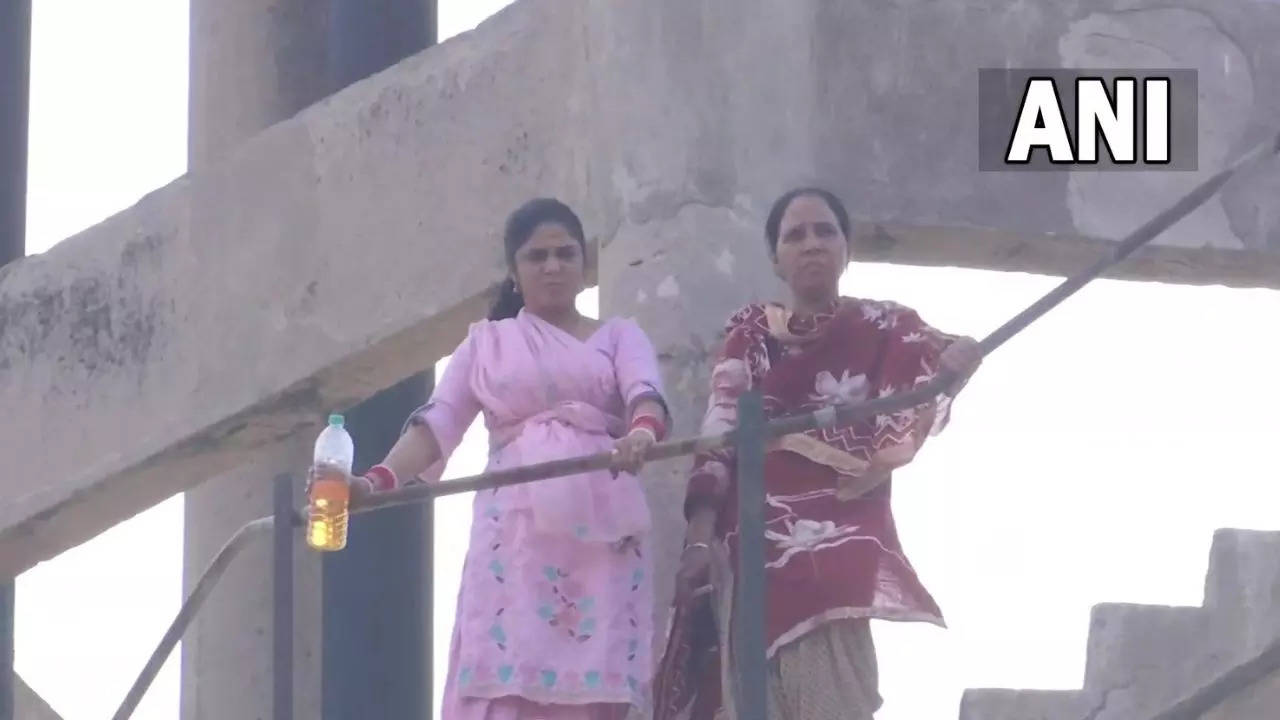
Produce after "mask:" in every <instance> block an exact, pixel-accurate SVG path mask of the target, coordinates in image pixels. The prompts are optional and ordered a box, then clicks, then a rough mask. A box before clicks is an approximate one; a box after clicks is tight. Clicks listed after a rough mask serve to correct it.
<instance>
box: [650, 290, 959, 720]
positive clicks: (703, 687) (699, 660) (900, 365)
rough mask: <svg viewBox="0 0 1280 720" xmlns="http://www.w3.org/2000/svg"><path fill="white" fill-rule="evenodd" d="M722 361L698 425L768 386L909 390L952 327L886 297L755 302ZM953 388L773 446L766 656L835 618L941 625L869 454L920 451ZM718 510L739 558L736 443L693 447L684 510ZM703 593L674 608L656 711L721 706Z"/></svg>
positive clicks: (789, 397)
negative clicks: (818, 303) (801, 309)
mask: <svg viewBox="0 0 1280 720" xmlns="http://www.w3.org/2000/svg"><path fill="white" fill-rule="evenodd" d="M726 333H727V337H726V338H725V341H724V346H723V349H722V351H721V354H720V356H719V358H718V359H717V363H716V366H715V369H714V371H713V373H712V391H711V397H710V400H709V404H708V409H707V414H706V417H705V419H704V421H703V425H702V433H703V434H712V433H720V432H725V431H728V430H731V429H733V428H734V427H735V426H736V419H737V399H738V397H739V396H740V395H741V394H742V393H744V392H746V391H747V390H750V389H759V390H760V391H761V393H762V394H763V396H764V407H765V413H766V415H767V416H768V417H770V418H774V417H780V416H783V415H792V414H797V413H803V412H811V411H813V410H817V409H820V408H823V407H827V406H831V405H836V404H842V403H857V402H862V401H865V400H868V399H872V398H878V397H884V396H887V395H891V394H895V393H901V392H907V391H910V390H912V389H915V388H917V387H919V386H921V385H924V384H926V383H928V382H930V381H931V380H932V379H933V378H934V377H935V376H936V374H937V372H938V370H939V357H940V355H941V353H942V351H943V350H944V349H945V348H946V347H947V346H948V345H949V344H950V343H951V342H953V341H954V340H955V339H956V338H955V336H952V335H947V334H944V333H941V332H939V331H937V330H935V329H933V328H931V327H929V326H928V325H927V324H925V323H924V322H923V321H922V320H921V319H920V317H919V316H918V315H917V314H916V313H915V312H914V311H913V310H911V309H909V308H906V307H903V306H901V305H897V304H894V303H890V302H878V301H872V300H858V299H851V298H842V299H840V300H839V301H838V302H837V303H835V304H833V305H832V307H831V308H830V309H829V310H828V311H827V312H823V313H820V314H817V315H811V316H804V317H801V316H797V315H792V314H791V313H789V312H788V311H787V310H785V309H784V308H782V307H781V306H778V305H772V304H771V305H758V304H757V305H749V306H747V307H745V308H743V309H742V310H740V311H738V312H737V313H735V314H734V315H733V317H732V318H730V320H729V323H728V325H727V327H726ZM949 410H950V398H949V397H947V396H940V397H939V398H937V400H936V401H935V402H933V403H929V404H926V405H922V406H919V407H915V408H908V409H906V410H902V411H900V412H897V413H894V414H891V415H880V416H876V417H872V418H867V419H865V420H862V421H859V422H857V423H855V424H852V425H849V426H844V427H837V428H829V429H821V430H810V431H807V432H805V433H802V434H795V435H789V436H786V437H784V438H779V439H778V440H777V441H775V443H774V444H773V445H771V446H770V448H769V449H768V452H767V453H766V456H765V467H764V470H765V494H766V508H765V522H766V529H765V538H766V545H765V562H766V593H767V603H768V618H767V627H766V642H767V643H768V649H769V656H770V657H773V655H774V653H775V652H776V651H777V650H778V648H780V647H782V646H784V645H786V644H787V643H790V642H793V641H795V640H797V639H800V638H802V637H803V636H804V635H806V634H807V633H809V632H810V631H812V630H814V629H815V628H817V627H819V626H820V625H822V624H823V623H825V622H829V621H833V620H840V619H852V618H882V619H889V620H906V621H923V622H930V623H934V624H937V625H940V626H941V625H943V624H944V623H943V620H942V613H941V611H940V610H939V609H938V606H937V604H936V603H935V602H934V600H933V598H932V597H931V596H930V595H929V593H928V591H927V590H925V588H924V586H923V585H922V584H921V582H920V580H919V578H917V577H916V573H915V570H914V569H913V568H912V567H911V564H910V562H909V561H908V560H907V558H906V556H905V555H904V554H903V551H902V547H901V544H900V543H899V541H898V535H897V530H896V528H895V525H894V520H893V513H892V511H891V509H890V492H891V483H890V482H889V481H887V480H884V481H882V482H878V483H877V482H874V481H873V478H872V474H871V473H868V472H867V470H868V466H869V464H870V462H871V460H872V458H873V457H875V458H876V459H877V465H878V466H883V465H887V466H889V467H898V466H901V465H903V464H905V463H906V462H908V461H910V459H911V457H912V456H913V455H914V453H915V451H916V450H917V449H918V448H919V447H920V445H921V444H922V443H923V441H924V438H925V437H926V436H928V435H930V434H936V433H937V432H939V431H941V429H942V428H943V427H944V426H945V424H946V422H947V419H948V416H949ZM698 505H703V506H705V505H711V506H714V507H715V508H716V509H717V510H718V517H719V526H718V528H717V531H718V535H719V536H720V537H721V538H722V539H723V540H724V541H725V546H726V548H727V554H728V558H729V560H730V562H731V563H732V564H731V565H730V567H736V555H737V517H738V508H737V489H736V486H735V484H734V460H733V457H732V454H731V451H727V450H726V451H716V452H712V453H704V454H701V455H699V456H698V457H697V459H696V460H695V464H694V471H693V475H692V477H691V478H690V481H689V487H688V493H687V500H686V511H687V512H690V511H692V510H693V508H694V507H695V506H698ZM712 610H713V608H712V607H710V606H709V600H708V596H706V595H703V596H701V597H699V598H697V599H695V600H693V601H691V602H690V604H689V605H688V606H684V607H677V608H676V609H675V614H674V617H673V621H672V627H671V633H670V637H669V638H668V646H667V652H666V656H665V657H664V658H663V661H662V666H661V667H660V669H659V679H658V684H657V688H656V690H657V697H656V698H655V699H656V701H657V715H656V718H657V719H658V720H669V719H672V718H677V717H691V718H694V719H695V720H710V718H711V717H712V716H713V714H714V713H715V712H716V711H718V710H719V709H720V705H721V691H722V688H721V677H722V676H721V668H720V664H719V658H720V657H721V655H722V654H723V653H722V649H723V648H721V647H720V645H721V643H722V641H724V640H725V638H726V637H727V635H726V634H725V633H724V629H723V628H721V629H720V630H719V631H717V630H716V629H715V628H709V627H707V625H708V623H712V622H714V620H713V613H712Z"/></svg>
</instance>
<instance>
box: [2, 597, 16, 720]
mask: <svg viewBox="0 0 1280 720" xmlns="http://www.w3.org/2000/svg"><path fill="white" fill-rule="evenodd" d="M13 589H14V585H13V581H12V580H10V581H8V582H6V583H4V584H0V720H13V713H14V709H13V693H14V687H13V685H14V682H13V630H14V622H13V610H14V608H13V596H14V592H13Z"/></svg>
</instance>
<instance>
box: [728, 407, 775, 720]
mask: <svg viewBox="0 0 1280 720" xmlns="http://www.w3.org/2000/svg"><path fill="white" fill-rule="evenodd" d="M738 428H739V434H738V437H737V461H738V473H737V474H738V568H737V581H736V582H735V583H734V587H735V588H736V589H737V593H736V594H737V597H736V599H735V602H734V606H735V609H734V611H733V627H734V645H735V650H734V654H733V655H734V659H735V660H736V661H737V665H738V672H737V673H736V675H737V681H738V689H737V699H738V708H737V713H736V715H737V717H738V718H739V719H740V720H765V718H766V716H767V714H768V708H769V683H768V672H767V671H768V659H767V657H766V652H767V648H766V647H765V643H766V640H765V618H766V617H767V615H766V605H767V602H768V596H767V594H766V588H765V572H764V501H765V492H764V441H765V435H764V429H765V416H764V399H763V398H762V397H761V395H760V393H759V392H758V391H752V392H748V393H746V394H744V395H742V396H741V397H739V398H738Z"/></svg>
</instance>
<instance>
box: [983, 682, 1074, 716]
mask: <svg viewBox="0 0 1280 720" xmlns="http://www.w3.org/2000/svg"><path fill="white" fill-rule="evenodd" d="M1095 705H1096V699H1095V698H1091V697H1089V696H1088V695H1087V694H1086V693H1084V692H1082V691H1080V690H1005V689H995V688H991V689H974V690H966V691H965V693H964V696H963V697H962V698H961V699H960V720H1082V718H1086V717H1088V716H1089V713H1090V712H1092V711H1093V709H1094V707H1095Z"/></svg>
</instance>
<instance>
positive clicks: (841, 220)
mask: <svg viewBox="0 0 1280 720" xmlns="http://www.w3.org/2000/svg"><path fill="white" fill-rule="evenodd" d="M798 197H816V198H819V199H821V200H822V201H823V202H825V203H826V204H827V207H829V208H831V213H832V214H833V215H835V216H836V223H838V224H839V225H840V232H842V233H844V236H845V238H846V239H847V238H848V237H849V232H850V225H849V211H848V210H845V209H844V203H842V202H840V198H838V197H836V195H835V193H833V192H831V191H830V190H825V189H823V188H820V187H799V188H795V189H793V190H788V191H787V192H786V194H784V195H783V196H782V197H780V198H778V199H777V200H776V201H774V203H773V207H772V208H771V209H770V210H769V218H768V219H767V220H765V222H764V239H765V241H766V242H767V243H768V244H769V254H770V255H776V254H777V253H778V232H779V230H780V229H781V226H782V216H783V214H784V213H786V212H787V208H788V207H791V201H792V200H795V199H796V198H798Z"/></svg>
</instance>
